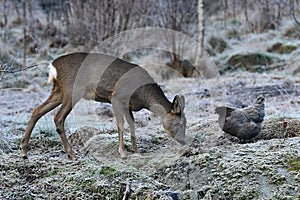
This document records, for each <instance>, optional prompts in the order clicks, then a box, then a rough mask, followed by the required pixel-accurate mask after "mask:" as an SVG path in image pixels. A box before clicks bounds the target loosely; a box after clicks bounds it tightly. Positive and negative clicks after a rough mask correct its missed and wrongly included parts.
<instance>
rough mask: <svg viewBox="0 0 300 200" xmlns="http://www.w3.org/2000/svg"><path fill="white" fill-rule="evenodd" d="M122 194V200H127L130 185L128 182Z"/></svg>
mask: <svg viewBox="0 0 300 200" xmlns="http://www.w3.org/2000/svg"><path fill="white" fill-rule="evenodd" d="M123 194H124V196H123V199H122V200H128V199H129V197H130V194H131V184H130V182H129V181H127V182H126V189H125V191H124V193H123Z"/></svg>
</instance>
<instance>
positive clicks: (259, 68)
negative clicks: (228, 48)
mask: <svg viewBox="0 0 300 200" xmlns="http://www.w3.org/2000/svg"><path fill="white" fill-rule="evenodd" d="M275 62H279V59H278V58H276V57H273V56H270V55H266V54H263V53H248V54H235V55H232V56H231V57H230V58H229V59H228V61H227V63H226V65H225V66H224V67H223V68H224V69H223V70H224V71H229V70H231V71H232V70H236V69H244V70H247V71H250V72H260V73H261V72H264V71H265V70H266V66H268V65H271V64H274V63H275Z"/></svg>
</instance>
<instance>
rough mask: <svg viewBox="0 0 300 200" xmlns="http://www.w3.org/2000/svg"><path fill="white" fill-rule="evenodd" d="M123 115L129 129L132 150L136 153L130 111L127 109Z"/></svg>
mask: <svg viewBox="0 0 300 200" xmlns="http://www.w3.org/2000/svg"><path fill="white" fill-rule="evenodd" d="M125 117H126V121H127V123H128V125H129V129H130V135H131V146H132V151H133V152H135V153H138V148H137V145H136V137H135V128H134V117H133V114H132V111H131V110H128V112H125Z"/></svg>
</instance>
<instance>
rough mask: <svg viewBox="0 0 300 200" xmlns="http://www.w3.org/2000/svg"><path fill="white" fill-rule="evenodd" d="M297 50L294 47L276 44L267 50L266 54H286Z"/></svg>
mask: <svg viewBox="0 0 300 200" xmlns="http://www.w3.org/2000/svg"><path fill="white" fill-rule="evenodd" d="M296 49H297V47H296V46H293V45H287V44H282V43H276V44H274V45H272V46H271V47H270V48H268V50H267V51H268V52H273V53H279V54H288V53H291V52H292V51H295V50H296Z"/></svg>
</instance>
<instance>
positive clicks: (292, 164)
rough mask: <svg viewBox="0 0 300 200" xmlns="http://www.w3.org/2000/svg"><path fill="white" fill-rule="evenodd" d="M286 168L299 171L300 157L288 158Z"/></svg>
mask: <svg viewBox="0 0 300 200" xmlns="http://www.w3.org/2000/svg"><path fill="white" fill-rule="evenodd" d="M286 168H287V170H289V171H299V170H300V157H297V158H293V159H291V160H288V161H287V166H286Z"/></svg>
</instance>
